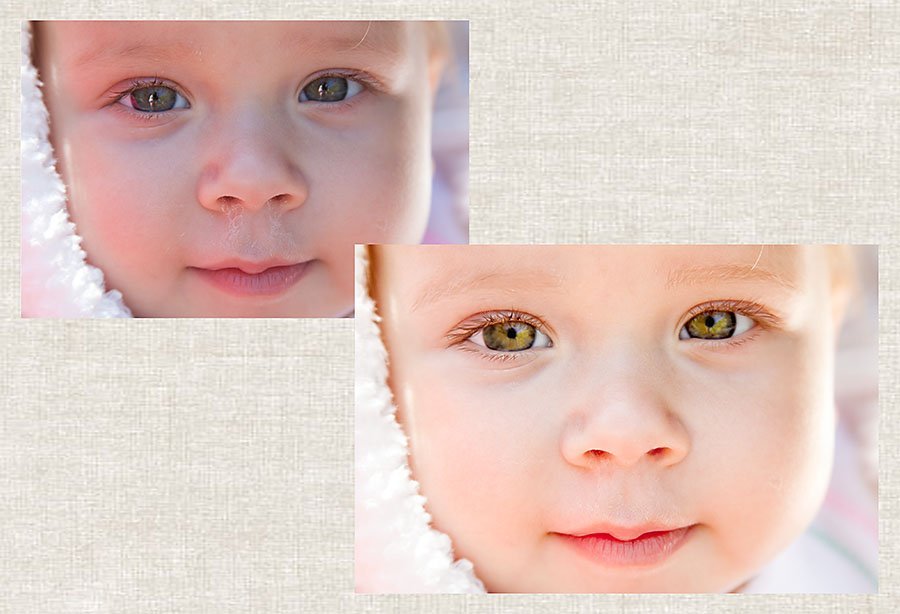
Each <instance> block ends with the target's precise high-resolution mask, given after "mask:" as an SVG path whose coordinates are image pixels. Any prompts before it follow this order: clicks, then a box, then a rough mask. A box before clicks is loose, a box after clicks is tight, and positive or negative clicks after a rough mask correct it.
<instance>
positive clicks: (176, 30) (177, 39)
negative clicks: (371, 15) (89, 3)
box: [40, 21, 412, 65]
mask: <svg viewBox="0 0 900 614" xmlns="http://www.w3.org/2000/svg"><path fill="white" fill-rule="evenodd" d="M411 23H412V22H402V21H260V22H246V21H215V22H209V21H165V22H164V21H67V22H44V23H42V24H41V25H40V30H41V31H42V32H44V31H46V32H47V33H48V34H49V35H50V36H51V37H52V39H53V41H54V46H55V47H56V48H58V51H60V52H65V53H71V54H73V55H72V56H71V57H72V61H73V64H76V65H77V64H85V63H89V62H91V61H98V60H112V59H114V58H116V57H122V56H127V55H136V54H141V53H150V54H154V53H156V54H158V53H166V52H179V53H182V54H187V55H202V54H203V53H204V52H209V51H212V50H215V49H217V48H234V47H235V46H240V45H254V46H260V45H266V46H268V47H269V48H271V49H273V50H284V51H286V52H293V53H312V52H315V51H321V50H333V51H357V50H358V51H367V50H368V51H377V52H379V53H393V54H401V53H404V52H407V51H408V50H409V48H410V46H411V43H412V37H410V36H409V32H410V28H411ZM41 38H43V36H42V37H41Z"/></svg>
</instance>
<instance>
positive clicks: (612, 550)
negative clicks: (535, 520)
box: [557, 525, 693, 567]
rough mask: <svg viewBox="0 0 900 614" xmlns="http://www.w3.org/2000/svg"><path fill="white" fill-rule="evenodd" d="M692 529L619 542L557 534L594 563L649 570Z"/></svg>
mask: <svg viewBox="0 0 900 614" xmlns="http://www.w3.org/2000/svg"><path fill="white" fill-rule="evenodd" d="M692 528H693V525H692V526H689V527H682V528H680V529H674V530H672V531H653V532H650V533H644V534H643V535H641V536H640V537H637V538H636V539H632V540H628V541H622V540H618V539H616V538H615V537H613V536H612V535H609V534H607V533H595V534H592V535H581V536H575V535H566V534H562V533H558V534H557V535H558V536H559V537H561V538H563V539H564V540H565V541H566V542H567V543H569V544H570V545H571V546H572V547H573V548H575V549H576V550H577V551H578V552H579V553H580V554H582V555H583V556H586V557H587V558H589V559H591V560H592V561H594V562H597V563H600V564H601V565H607V566H611V567H650V566H653V565H658V564H660V563H662V562H663V561H665V560H666V559H668V558H669V557H670V556H671V555H672V554H673V553H675V551H676V550H678V548H680V547H681V546H682V545H683V544H684V542H685V541H686V540H687V537H688V535H689V533H690V531H691V529H692Z"/></svg>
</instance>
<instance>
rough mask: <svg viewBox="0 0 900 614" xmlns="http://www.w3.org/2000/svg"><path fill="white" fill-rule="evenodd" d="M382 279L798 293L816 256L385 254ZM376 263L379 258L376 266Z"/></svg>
mask: <svg viewBox="0 0 900 614" xmlns="http://www.w3.org/2000/svg"><path fill="white" fill-rule="evenodd" d="M382 249H383V250H384V251H385V255H384V258H383V260H384V261H385V262H384V264H383V265H381V264H379V265H378V267H377V268H379V269H382V268H383V269H384V271H383V274H384V275H385V276H386V277H392V278H393V279H394V280H395V281H396V283H400V284H403V285H406V286H408V287H409V288H410V289H418V290H423V291H422V292H419V293H420V294H423V295H425V296H426V297H427V296H428V295H429V293H430V290H429V288H433V289H434V291H435V292H437V293H443V290H442V288H443V289H446V288H449V287H454V288H457V289H462V288H469V287H479V288H484V287H490V286H492V285H494V286H500V285H504V286H510V285H512V286H515V287H517V288H520V289H522V291H525V289H527V288H531V289H537V288H544V289H550V288H557V289H558V290H560V291H565V290H566V288H570V289H571V288H578V287H581V288H583V287H585V286H592V287H594V286H602V285H604V284H607V285H612V286H622V285H623V284H627V285H628V286H640V285H644V286H654V287H658V288H659V289H660V290H661V291H667V290H671V289H673V288H676V287H688V286H702V285H704V284H711V283H718V282H722V283H741V282H748V283H754V284H768V285H771V286H773V287H778V288H781V289H783V290H798V289H800V288H801V287H802V286H803V285H804V284H805V281H806V278H807V277H808V275H809V272H810V270H811V268H810V264H811V263H814V262H813V261H815V259H816V258H820V259H821V258H822V257H821V256H820V255H818V256H817V255H816V254H815V253H814V252H812V251H811V250H810V249H809V248H807V247H805V246H793V245H778V246H759V245H725V246H717V245H703V246H671V245H607V246H583V245H568V246H544V245H529V246H524V245H523V246H434V247H403V246H388V247H385V248H382ZM377 259H379V260H381V259H382V258H377Z"/></svg>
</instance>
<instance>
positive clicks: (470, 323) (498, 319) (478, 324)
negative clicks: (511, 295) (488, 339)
mask: <svg viewBox="0 0 900 614" xmlns="http://www.w3.org/2000/svg"><path fill="white" fill-rule="evenodd" d="M507 322H523V323H525V324H529V325H531V326H533V327H534V328H535V329H537V330H538V331H540V332H541V333H543V334H545V335H547V337H549V339H550V343H551V344H552V343H553V338H554V337H555V334H554V333H553V332H552V331H551V330H550V329H549V327H548V326H547V324H546V323H545V322H544V320H543V319H542V318H540V317H537V316H533V315H531V314H529V313H525V312H523V311H519V310H516V309H504V310H498V311H483V312H481V313H476V314H475V315H472V316H469V317H468V318H466V319H465V320H463V321H462V322H460V323H459V324H457V325H456V326H454V327H453V328H452V329H451V330H450V331H448V332H447V334H446V335H445V338H446V339H447V340H448V341H449V342H451V344H452V345H456V344H459V343H462V342H464V341H467V340H468V339H469V338H470V337H472V336H473V335H475V334H476V333H478V332H479V331H481V330H482V329H483V328H485V327H486V326H491V325H492V324H504V323H507Z"/></svg>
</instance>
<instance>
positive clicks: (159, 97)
mask: <svg viewBox="0 0 900 614" xmlns="http://www.w3.org/2000/svg"><path fill="white" fill-rule="evenodd" d="M177 100H178V94H176V93H175V90H173V89H172V88H171V87H165V86H162V85H154V86H152V87H140V88H138V89H136V90H134V91H133V92H131V106H133V107H134V108H135V109H137V110H138V111H145V112H147V113H159V112H161V111H169V110H171V109H174V108H175V103H176V101H177Z"/></svg>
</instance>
